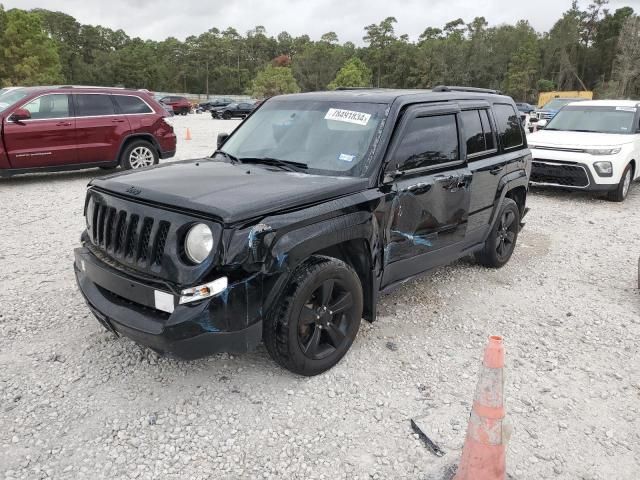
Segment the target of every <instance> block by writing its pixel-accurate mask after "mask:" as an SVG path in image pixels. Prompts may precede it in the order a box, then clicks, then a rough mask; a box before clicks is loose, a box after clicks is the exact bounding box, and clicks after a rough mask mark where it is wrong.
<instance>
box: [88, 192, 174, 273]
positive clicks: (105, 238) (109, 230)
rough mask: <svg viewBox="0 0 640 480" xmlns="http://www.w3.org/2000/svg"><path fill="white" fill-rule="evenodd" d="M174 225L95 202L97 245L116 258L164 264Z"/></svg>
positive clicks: (93, 229) (93, 235)
mask: <svg viewBox="0 0 640 480" xmlns="http://www.w3.org/2000/svg"><path fill="white" fill-rule="evenodd" d="M170 227H171V224H170V223H169V222H166V221H156V220H155V219H154V218H150V217H143V218H140V216H139V215H136V214H130V213H129V212H127V211H126V210H120V211H118V210H116V209H115V208H114V207H109V206H108V205H105V204H103V203H95V205H94V208H93V219H92V222H91V238H92V241H93V244H94V245H95V246H97V247H99V248H100V249H101V250H103V251H105V252H106V253H108V254H109V255H110V256H112V257H113V258H116V259H118V260H121V261H123V262H125V263H136V264H139V265H140V266H143V267H151V266H153V265H158V266H159V265H161V264H162V259H163V256H164V249H165V246H166V242H167V234H168V232H169V228H170Z"/></svg>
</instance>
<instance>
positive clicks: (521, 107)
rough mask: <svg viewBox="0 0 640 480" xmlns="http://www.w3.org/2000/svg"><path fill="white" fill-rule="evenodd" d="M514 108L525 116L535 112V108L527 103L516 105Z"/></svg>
mask: <svg viewBox="0 0 640 480" xmlns="http://www.w3.org/2000/svg"><path fill="white" fill-rule="evenodd" d="M516 107H518V110H519V111H521V112H522V113H526V114H531V113H533V112H534V111H535V110H536V107H534V106H533V105H530V104H528V103H516Z"/></svg>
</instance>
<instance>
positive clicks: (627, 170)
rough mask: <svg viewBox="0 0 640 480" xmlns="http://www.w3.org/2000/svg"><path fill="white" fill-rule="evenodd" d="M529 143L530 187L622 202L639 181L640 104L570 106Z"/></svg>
mask: <svg viewBox="0 0 640 480" xmlns="http://www.w3.org/2000/svg"><path fill="white" fill-rule="evenodd" d="M528 143H529V148H530V149H531V154H532V155H533V168H532V171H531V184H533V185H548V186H553V187H560V188H568V189H578V190H590V191H602V192H607V193H608V197H609V199H610V200H613V201H616V202H621V201H623V200H624V199H625V198H626V196H627V194H628V193H629V187H630V186H631V182H632V181H633V180H635V179H637V178H638V177H640V168H639V167H640V165H639V163H638V162H640V102H637V101H631V100H591V101H582V102H573V103H570V104H568V105H567V106H565V107H564V108H562V110H560V111H559V112H558V113H557V115H556V116H555V117H554V118H553V119H552V120H550V121H549V124H548V125H547V126H546V127H545V128H544V130H540V131H538V132H535V133H533V134H531V135H529V137H528Z"/></svg>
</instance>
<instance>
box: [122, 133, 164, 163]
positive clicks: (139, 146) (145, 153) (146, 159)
mask: <svg viewBox="0 0 640 480" xmlns="http://www.w3.org/2000/svg"><path fill="white" fill-rule="evenodd" d="M159 160H160V157H159V156H158V151H157V150H156V149H155V147H154V146H153V145H151V143H149V142H147V141H146V140H134V141H133V142H131V143H130V144H129V145H127V146H126V147H125V149H124V151H123V152H122V156H121V157H120V166H121V167H122V168H123V169H125V170H131V169H134V170H135V169H138V168H144V167H150V166H152V165H157V164H158V161H159Z"/></svg>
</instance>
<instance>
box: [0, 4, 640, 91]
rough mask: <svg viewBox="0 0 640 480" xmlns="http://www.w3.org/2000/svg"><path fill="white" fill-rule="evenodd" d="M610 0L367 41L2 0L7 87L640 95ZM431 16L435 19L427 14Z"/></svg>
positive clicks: (631, 43)
mask: <svg viewBox="0 0 640 480" xmlns="http://www.w3.org/2000/svg"><path fill="white" fill-rule="evenodd" d="M607 7H608V0H593V3H591V4H590V5H589V6H588V7H587V8H586V9H584V10H582V9H581V8H580V7H579V6H578V3H577V1H573V2H572V3H571V5H570V8H569V9H568V10H567V11H566V12H564V13H563V15H562V16H561V17H560V18H559V19H558V20H557V21H556V22H555V24H554V25H553V27H552V28H551V29H550V30H549V31H548V32H543V33H540V32H537V31H536V30H535V29H534V28H533V27H532V26H531V25H530V24H529V23H528V22H527V21H526V20H521V21H519V22H517V23H515V24H514V25H509V24H501V25H497V26H489V23H488V21H487V19H485V18H484V17H476V18H474V19H472V20H471V21H470V22H468V23H467V22H466V21H465V20H464V19H462V18H458V19H453V20H452V21H450V22H447V23H446V24H445V25H444V26H442V28H435V27H427V28H425V30H424V32H423V33H422V34H421V35H420V36H419V38H417V39H415V40H411V39H410V38H409V36H408V35H406V34H399V33H398V31H397V21H396V19H395V18H394V17H388V18H385V19H384V20H382V21H380V22H379V23H377V24H371V25H367V26H365V27H364V31H363V42H364V43H363V45H362V46H357V45H355V44H354V43H352V42H344V43H342V42H340V41H339V38H338V35H337V34H336V33H335V32H328V33H325V34H324V35H322V36H321V37H320V39H318V40H313V39H311V38H310V37H309V36H308V35H301V36H297V37H294V36H292V35H290V34H289V33H287V32H286V31H285V32H281V33H279V34H277V35H275V36H273V35H269V34H268V33H267V31H266V29H265V27H263V26H256V27H255V28H253V29H252V30H249V31H248V32H246V33H245V34H244V35H243V34H241V33H239V32H238V31H237V30H236V29H234V28H231V27H229V28H227V29H225V30H220V29H218V28H215V27H214V28H211V29H210V30H208V31H207V32H204V33H202V34H200V35H197V36H196V35H193V36H189V37H187V38H186V39H185V40H184V41H180V40H178V39H176V38H174V37H169V38H167V39H165V40H162V41H153V40H143V39H141V38H137V37H135V38H132V37H130V36H129V35H127V33H126V32H124V31H123V30H112V29H110V28H105V27H102V26H99V25H97V26H94V25H83V24H81V23H79V22H78V21H77V20H76V19H75V18H73V17H72V16H70V15H67V14H65V13H62V12H53V11H49V10H43V9H34V10H29V11H26V10H22V9H11V10H7V11H5V9H4V8H3V7H2V5H0V83H1V84H2V86H9V85H37V84H76V85H104V86H124V87H130V88H147V89H149V90H152V91H166V92H178V91H181V92H191V93H199V94H205V93H215V94H242V93H248V94H251V95H254V96H256V97H266V96H271V95H274V94H278V93H287V92H297V91H311V90H322V89H327V88H337V87H340V86H354V87H357V86H374V87H390V88H428V87H431V86H435V85H439V84H448V85H470V86H476V87H485V88H494V89H499V90H502V91H504V92H505V93H507V94H509V95H511V96H513V97H514V98H516V99H518V100H523V101H534V100H535V99H536V97H537V95H538V93H539V92H540V91H549V90H556V89H557V90H594V91H595V92H596V94H597V95H599V96H601V97H605V96H606V97H616V98H626V97H636V98H637V97H638V96H640V17H639V16H638V15H637V14H635V12H634V11H633V9H632V8H631V7H623V8H619V9H616V10H615V11H610V9H609V8H607ZM425 23H426V21H425Z"/></svg>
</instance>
